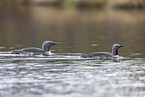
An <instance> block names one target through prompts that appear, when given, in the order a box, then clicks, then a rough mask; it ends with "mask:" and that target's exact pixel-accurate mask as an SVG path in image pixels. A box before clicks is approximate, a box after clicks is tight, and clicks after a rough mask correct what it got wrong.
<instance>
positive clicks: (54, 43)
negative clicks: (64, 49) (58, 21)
mask: <svg viewBox="0 0 145 97" xmlns="http://www.w3.org/2000/svg"><path fill="white" fill-rule="evenodd" d="M51 44H52V45H56V44H60V43H59V42H53V43H51Z"/></svg>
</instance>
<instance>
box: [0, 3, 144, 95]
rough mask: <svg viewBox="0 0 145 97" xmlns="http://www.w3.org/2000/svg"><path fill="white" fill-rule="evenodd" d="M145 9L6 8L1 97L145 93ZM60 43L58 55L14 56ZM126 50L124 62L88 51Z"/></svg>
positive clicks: (1, 19) (0, 43) (0, 44)
mask: <svg viewBox="0 0 145 97" xmlns="http://www.w3.org/2000/svg"><path fill="white" fill-rule="evenodd" d="M144 17H145V11H144V10H128V11H125V10H112V9H100V10H99V9H91V10H90V9H83V10H82V9H75V8H72V7H68V8H52V7H42V6H13V7H12V6H2V5H1V6H0V34H1V35H0V50H1V52H0V97H20V96H22V97H34V96H35V97H48V96H49V97H112V96H113V97H144V96H145V77H144V76H145V38H144V36H145V27H144V26H145V18H144ZM45 40H53V41H59V42H60V43H61V44H60V45H57V46H53V47H52V52H54V53H56V55H55V54H54V55H52V56H42V55H38V56H26V55H21V54H20V55H15V54H11V51H12V50H14V49H21V48H24V47H30V46H31V47H32V46H33V47H40V48H41V44H42V43H43V41H45ZM114 43H119V44H122V45H124V47H123V48H121V49H120V55H121V56H123V57H121V61H120V62H119V63H114V62H112V61H111V60H106V61H102V60H91V59H83V58H81V57H80V55H81V54H82V53H88V52H95V51H107V52H110V51H111V46H112V45H113V44H114Z"/></svg>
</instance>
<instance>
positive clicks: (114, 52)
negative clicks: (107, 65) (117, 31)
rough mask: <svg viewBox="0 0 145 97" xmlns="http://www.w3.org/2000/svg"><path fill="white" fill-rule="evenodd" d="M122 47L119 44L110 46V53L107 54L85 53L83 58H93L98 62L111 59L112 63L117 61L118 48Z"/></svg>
mask: <svg viewBox="0 0 145 97" xmlns="http://www.w3.org/2000/svg"><path fill="white" fill-rule="evenodd" d="M120 47H123V45H120V44H114V45H113V46H112V53H109V52H93V53H87V54H83V55H82V57H83V58H94V59H99V60H110V59H112V60H113V61H114V62H115V61H119V48H120Z"/></svg>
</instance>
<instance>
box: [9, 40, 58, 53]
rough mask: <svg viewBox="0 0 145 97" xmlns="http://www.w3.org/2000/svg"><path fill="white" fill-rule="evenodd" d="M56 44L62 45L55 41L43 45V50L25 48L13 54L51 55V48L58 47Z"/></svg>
mask: <svg viewBox="0 0 145 97" xmlns="http://www.w3.org/2000/svg"><path fill="white" fill-rule="evenodd" d="M56 44H60V43H59V42H53V41H45V42H43V44H42V49H40V48H35V47H30V48H23V49H20V50H14V51H13V52H12V54H20V53H23V54H25V53H33V54H34V55H40V54H44V55H49V54H50V53H51V52H50V47H51V46H52V45H56Z"/></svg>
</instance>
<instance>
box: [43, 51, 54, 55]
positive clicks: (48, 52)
mask: <svg viewBox="0 0 145 97" xmlns="http://www.w3.org/2000/svg"><path fill="white" fill-rule="evenodd" d="M45 54H46V55H52V54H53V53H51V51H46V52H45Z"/></svg>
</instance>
